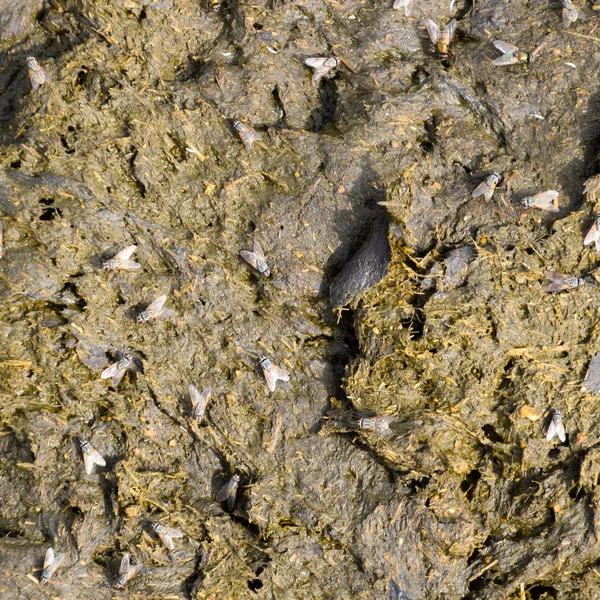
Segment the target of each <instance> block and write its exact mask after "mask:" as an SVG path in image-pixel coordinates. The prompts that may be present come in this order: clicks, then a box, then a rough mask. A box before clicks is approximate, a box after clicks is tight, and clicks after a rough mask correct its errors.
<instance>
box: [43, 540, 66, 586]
mask: <svg viewBox="0 0 600 600" xmlns="http://www.w3.org/2000/svg"><path fill="white" fill-rule="evenodd" d="M63 560H65V555H64V554H57V555H56V556H55V555H54V548H48V550H46V556H45V558H44V570H43V571H42V576H41V577H40V583H42V584H46V583H50V580H51V579H52V576H53V575H54V572H55V571H56V569H58V567H60V565H61V563H62V561H63Z"/></svg>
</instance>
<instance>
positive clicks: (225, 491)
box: [216, 480, 235, 505]
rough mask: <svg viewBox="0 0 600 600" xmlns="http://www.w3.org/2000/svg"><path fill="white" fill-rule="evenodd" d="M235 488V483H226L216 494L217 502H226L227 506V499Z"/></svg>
mask: <svg viewBox="0 0 600 600" xmlns="http://www.w3.org/2000/svg"><path fill="white" fill-rule="evenodd" d="M234 487H235V482H234V481H233V480H231V481H228V482H227V483H226V484H225V485H224V486H223V487H222V488H221V489H220V490H219V491H218V492H217V495H216V498H217V502H223V501H225V500H227V504H228V505H229V498H230V497H231V494H232V492H233V488H234Z"/></svg>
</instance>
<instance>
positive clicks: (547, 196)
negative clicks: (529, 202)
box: [534, 190, 558, 204]
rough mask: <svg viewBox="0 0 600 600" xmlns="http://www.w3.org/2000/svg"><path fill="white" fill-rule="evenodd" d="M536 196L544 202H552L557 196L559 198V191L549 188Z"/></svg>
mask: <svg viewBox="0 0 600 600" xmlns="http://www.w3.org/2000/svg"><path fill="white" fill-rule="evenodd" d="M534 198H537V199H538V200H539V201H540V202H541V203H542V204H547V203H548V202H552V200H554V199H555V198H558V192H557V191H556V190H547V191H545V192H540V193H539V194H536V195H535V196H534Z"/></svg>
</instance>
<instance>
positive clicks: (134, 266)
mask: <svg viewBox="0 0 600 600" xmlns="http://www.w3.org/2000/svg"><path fill="white" fill-rule="evenodd" d="M141 268H142V265H140V263H138V262H135V261H134V260H122V261H121V264H120V265H119V269H121V270H123V271H137V270H138V269H141Z"/></svg>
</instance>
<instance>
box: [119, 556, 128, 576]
mask: <svg viewBox="0 0 600 600" xmlns="http://www.w3.org/2000/svg"><path fill="white" fill-rule="evenodd" d="M130 570H131V562H130V559H129V552H125V554H123V558H122V559H121V565H120V566H119V575H123V573H129V571H130Z"/></svg>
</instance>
